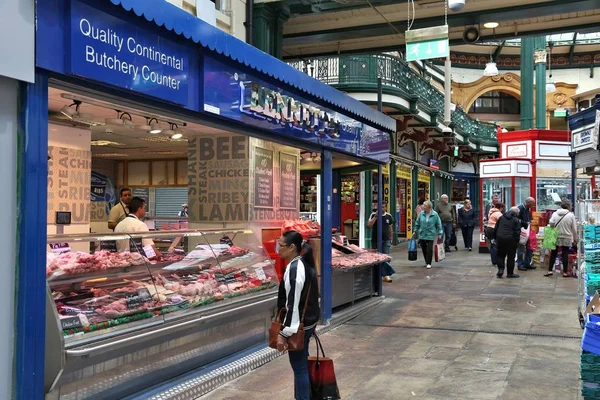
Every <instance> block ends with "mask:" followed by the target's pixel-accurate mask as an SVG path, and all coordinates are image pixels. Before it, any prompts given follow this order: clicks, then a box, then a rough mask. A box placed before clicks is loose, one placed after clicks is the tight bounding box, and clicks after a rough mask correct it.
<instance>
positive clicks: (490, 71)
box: [483, 55, 498, 76]
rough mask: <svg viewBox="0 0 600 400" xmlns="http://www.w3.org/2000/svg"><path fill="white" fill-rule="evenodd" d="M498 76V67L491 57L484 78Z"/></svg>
mask: <svg viewBox="0 0 600 400" xmlns="http://www.w3.org/2000/svg"><path fill="white" fill-rule="evenodd" d="M496 75H498V67H497V66H496V63H495V62H494V60H493V59H492V56H491V55H490V62H489V63H487V64H486V65H485V70H484V71H483V76H496Z"/></svg>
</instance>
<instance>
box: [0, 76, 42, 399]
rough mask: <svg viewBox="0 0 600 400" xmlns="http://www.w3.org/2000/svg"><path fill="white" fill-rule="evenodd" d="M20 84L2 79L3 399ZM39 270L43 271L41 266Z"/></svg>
mask: <svg viewBox="0 0 600 400" xmlns="http://www.w3.org/2000/svg"><path fill="white" fill-rule="evenodd" d="M18 92H19V83H18V82H17V81H16V80H13V79H9V78H5V77H3V76H0V121H2V123H1V124H0V142H1V143H2V146H0V176H1V179H0V182H2V189H3V190H4V196H3V201H2V207H0V219H1V220H2V224H0V242H2V252H0V268H1V271H2V279H1V280H0V302H1V303H2V307H1V308H0V319H1V320H2V321H4V322H5V323H4V324H2V325H0V399H10V398H11V397H12V385H13V379H12V371H13V357H14V343H15V338H14V329H15V324H14V322H13V321H14V320H15V312H14V310H15V282H16V280H15V268H16V264H17V239H16V238H17V125H18V119H17V115H18V110H17V95H18ZM40 268H44V267H43V266H42V265H40Z"/></svg>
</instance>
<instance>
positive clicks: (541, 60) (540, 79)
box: [535, 36, 546, 129]
mask: <svg viewBox="0 0 600 400" xmlns="http://www.w3.org/2000/svg"><path fill="white" fill-rule="evenodd" d="M535 127H536V128H537V129H546V37H545V36H541V37H536V38H535Z"/></svg>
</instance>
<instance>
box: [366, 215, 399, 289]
mask: <svg viewBox="0 0 600 400" xmlns="http://www.w3.org/2000/svg"><path fill="white" fill-rule="evenodd" d="M381 222H382V224H381V225H382V227H381V233H382V240H381V241H382V242H383V252H384V253H385V254H390V250H391V245H392V237H393V236H394V231H393V226H394V224H395V223H396V221H394V217H392V215H391V214H390V213H388V212H387V204H386V203H383V207H382V214H381ZM367 226H368V227H369V228H372V229H373V233H372V236H371V248H373V249H377V234H378V233H377V209H374V210H373V213H372V214H371V216H370V217H369V221H368V222H367ZM395 273H396V270H394V268H392V266H391V265H390V263H389V262H384V263H382V264H381V277H382V278H383V280H384V281H385V282H391V281H392V278H391V277H390V276H391V275H394V274H395Z"/></svg>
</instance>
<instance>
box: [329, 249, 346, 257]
mask: <svg viewBox="0 0 600 400" xmlns="http://www.w3.org/2000/svg"><path fill="white" fill-rule="evenodd" d="M343 255H344V253H342V252H341V251H339V250H336V249H331V257H341V256H343Z"/></svg>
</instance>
